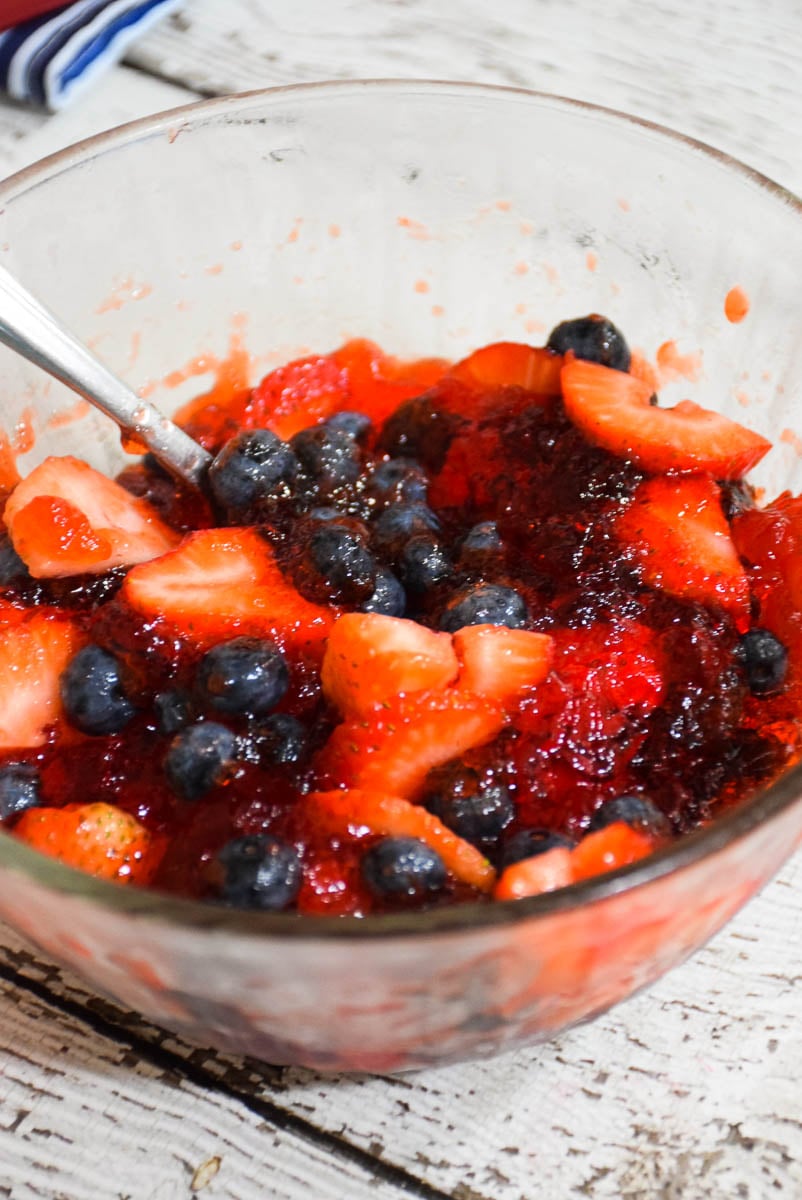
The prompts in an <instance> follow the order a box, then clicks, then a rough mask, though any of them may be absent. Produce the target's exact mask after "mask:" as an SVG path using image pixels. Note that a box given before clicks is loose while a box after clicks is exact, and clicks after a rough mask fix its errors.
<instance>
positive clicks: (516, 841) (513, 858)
mask: <svg viewBox="0 0 802 1200" xmlns="http://www.w3.org/2000/svg"><path fill="white" fill-rule="evenodd" d="M575 845H576V843H575V842H573V841H572V840H571V838H569V837H565V836H564V835H563V834H561V833H554V832H552V830H550V829H520V830H519V831H518V832H517V833H514V834H513V836H512V837H511V838H510V839H509V840H508V841H507V842H505V844H504V846H503V848H502V851H501V861H500V862H499V868H500V870H502V871H504V870H506V868H507V867H511V866H512V865H513V864H514V863H517V862H523V860H524V859H525V858H535V857H536V856H537V855H538V854H545V853H546V852H547V851H548V850H559V849H564V850H571V849H573V847H574V846H575Z"/></svg>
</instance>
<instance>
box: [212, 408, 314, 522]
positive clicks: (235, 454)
mask: <svg viewBox="0 0 802 1200" xmlns="http://www.w3.org/2000/svg"><path fill="white" fill-rule="evenodd" d="M297 470H298V461H297V459H296V457H295V455H294V454H293V452H292V450H291V449H290V447H289V446H288V445H287V443H286V442H283V441H282V440H281V438H279V437H276V435H275V433H271V431H270V430H269V429H248V430H243V431H242V432H241V433H238V434H237V435H236V437H233V438H232V439H231V440H230V441H229V442H226V444H225V446H224V447H223V449H222V450H221V451H220V453H219V454H218V455H217V457H216V458H215V459H214V461H213V463H212V465H211V466H210V467H209V475H208V480H209V488H210V489H211V492H212V495H213V496H214V498H215V500H216V501H217V503H218V504H219V505H220V507H221V508H222V509H223V510H224V511H225V512H226V514H227V515H228V517H229V519H230V520H237V519H241V518H243V517H246V516H248V515H249V514H250V513H251V512H252V511H253V510H257V511H258V510H259V509H260V508H261V507H263V506H264V505H266V504H267V505H269V504H275V503H276V502H277V501H279V500H284V499H287V498H288V497H289V496H290V495H291V492H292V483H293V480H294V479H295V475H296V472H297Z"/></svg>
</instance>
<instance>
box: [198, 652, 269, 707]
mask: <svg viewBox="0 0 802 1200" xmlns="http://www.w3.org/2000/svg"><path fill="white" fill-rule="evenodd" d="M289 681H290V673H289V669H288V667H287V663H286V660H285V658H284V655H283V654H282V653H281V651H280V650H279V649H278V647H277V646H276V645H275V644H274V643H273V642H270V641H267V640H266V639H262V638H252V637H237V638H232V639H231V641H228V642H220V643H219V644H218V645H217V646H213V647H212V648H211V650H209V651H207V653H206V654H204V656H203V658H202V659H201V662H200V665H199V667H198V673H197V676H196V686H197V689H198V693H199V694H200V696H201V697H202V698H203V699H204V700H205V701H206V702H207V703H208V704H210V705H211V706H212V708H214V709H216V710H217V711H218V712H221V713H225V714H226V715H227V716H232V717H237V716H245V715H246V714H247V715H249V716H257V717H258V716H262V715H263V714H264V713H267V712H270V710H271V709H273V708H275V707H276V705H277V704H278V702H279V700H281V698H282V697H283V695H284V693H285V692H286V691H287V687H288V686H289Z"/></svg>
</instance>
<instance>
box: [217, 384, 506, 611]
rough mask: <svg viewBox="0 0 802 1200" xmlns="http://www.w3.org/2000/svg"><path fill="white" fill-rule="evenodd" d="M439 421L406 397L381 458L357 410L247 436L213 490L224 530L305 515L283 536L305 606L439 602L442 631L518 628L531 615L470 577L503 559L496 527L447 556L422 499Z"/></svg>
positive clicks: (424, 404)
mask: <svg viewBox="0 0 802 1200" xmlns="http://www.w3.org/2000/svg"><path fill="white" fill-rule="evenodd" d="M441 417H442V414H438V413H433V410H432V404H431V400H430V399H429V398H428V397H427V396H425V395H424V396H419V397H415V398H414V399H412V400H409V401H407V402H406V403H405V404H403V405H401V407H400V408H399V409H398V411H397V412H396V413H395V414H394V415H393V416H392V417H391V418H390V420H389V421H388V422H387V423H386V424H385V426H384V429H383V430H382V433H381V437H380V439H379V442H378V447H377V449H378V455H376V456H374V455H371V454H368V453H367V452H366V451H365V450H364V449H363V442H364V439H365V438H366V436H367V435H368V433H369V432H370V430H371V422H370V420H369V419H368V418H367V417H366V416H364V414H362V413H358V412H340V413H337V414H336V415H335V416H333V417H331V418H330V419H329V420H328V421H325V422H324V423H322V424H320V425H316V426H313V427H312V428H309V429H304V430H302V431H301V432H300V433H297V434H296V435H295V436H294V437H293V438H292V439H291V440H290V441H289V442H285V441H283V440H281V439H280V438H278V437H277V436H276V435H275V434H274V433H271V432H270V431H269V430H266V429H254V430H243V431H242V432H241V433H239V434H237V435H236V436H235V437H234V438H232V439H231V440H230V441H229V442H228V443H227V444H226V445H225V447H224V448H223V450H222V451H221V452H220V454H219V455H218V456H217V458H216V459H215V460H214V462H213V464H212V467H211V469H210V472H209V486H210V490H211V492H212V494H213V496H214V499H215V501H216V504H217V506H218V508H219V509H220V510H221V512H222V514H223V516H224V519H225V520H226V521H227V522H228V523H229V524H254V523H262V524H266V526H267V527H268V528H275V527H276V526H277V525H278V526H280V525H281V523H282V517H283V516H284V515H285V514H286V512H287V509H288V506H290V507H291V511H292V512H293V513H297V514H299V515H298V516H297V518H296V519H295V520H294V521H293V522H292V524H291V526H290V536H289V537H286V542H287V544H288V551H287V552H286V559H287V563H286V565H287V568H288V571H289V573H290V574H291V576H292V578H293V582H294V583H295V585H296V587H297V588H298V590H299V591H300V592H301V594H302V595H303V596H305V597H306V598H307V599H309V600H313V601H315V602H317V603H331V604H340V605H346V606H348V607H350V608H352V609H355V610H357V611H359V612H372V613H383V614H385V615H386V616H393V617H401V616H405V615H418V613H419V612H420V611H421V608H422V607H423V606H428V604H429V601H430V599H431V598H432V597H433V596H444V597H445V599H444V604H443V611H442V613H441V614H440V618H439V625H440V628H441V629H445V630H448V631H453V630H456V629H459V628H460V627H462V626H464V625H470V624H478V623H479V622H489V623H493V624H499V625H509V626H510V627H512V628H520V627H522V626H523V625H525V624H526V622H527V620H528V612H527V607H526V603H525V601H524V599H523V597H522V596H521V595H520V593H519V592H517V591H516V590H515V589H514V588H511V587H508V586H506V585H502V584H493V583H486V582H483V581H480V582H475V581H474V582H471V581H470V580H471V577H474V579H475V577H476V576H481V575H482V574H483V573H484V571H485V570H486V569H487V568H489V567H491V566H492V565H495V564H499V563H501V561H502V558H503V547H502V543H501V539H500V537H499V534H498V530H497V528H496V525H495V523H494V522H491V521H487V522H482V523H481V524H478V525H476V526H474V527H473V528H472V529H470V530H468V532H467V533H466V534H465V535H464V536H463V537H462V538H461V539H460V542H459V544H458V546H457V547H456V553H454V552H449V548H448V546H447V544H446V540H445V539H444V536H443V529H442V524H441V520H440V518H439V517H438V515H437V514H436V513H435V512H434V511H433V509H431V508H430V507H429V506H428V504H427V503H426V500H427V492H428V487H429V477H428V474H427V470H426V464H427V462H428V463H431V460H432V454H433V446H432V442H431V439H430V437H429V434H430V432H431V428H432V425H433V424H436V423H437V422H438V421H440V419H441ZM433 418H434V420H433ZM441 424H442V421H441ZM449 424H451V422H450V420H449ZM439 436H440V440H441V442H442V429H441V432H440V435H439ZM413 455H414V457H413ZM388 456H389V457H388ZM366 468H367V469H366ZM299 510H300V512H299Z"/></svg>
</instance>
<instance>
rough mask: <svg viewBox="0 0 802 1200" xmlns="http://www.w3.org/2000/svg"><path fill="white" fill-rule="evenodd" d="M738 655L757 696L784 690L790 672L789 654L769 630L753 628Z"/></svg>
mask: <svg viewBox="0 0 802 1200" xmlns="http://www.w3.org/2000/svg"><path fill="white" fill-rule="evenodd" d="M736 656H737V658H738V660H739V662H740V663H741V666H742V667H743V669H744V672H745V673H746V682H747V686H748V687H749V690H750V692H752V694H753V695H755V696H770V695H771V694H772V692H778V691H779V690H780V688H781V687H782V685H783V683H784V682H785V674H786V671H787V670H788V651H787V650H786V648H785V646H784V645H783V644H782V642H781V641H780V639H779V638H777V637H775V636H774V634H773V633H769V631H768V629H750V630H749V632H748V633H745V634H744V635H743V637H742V638H741V640H740V642H739V643H738V648H737V651H736Z"/></svg>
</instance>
